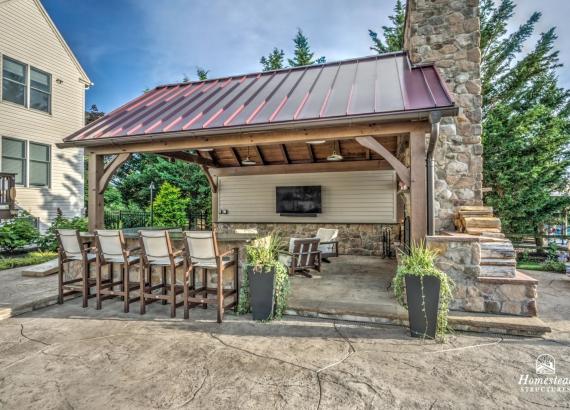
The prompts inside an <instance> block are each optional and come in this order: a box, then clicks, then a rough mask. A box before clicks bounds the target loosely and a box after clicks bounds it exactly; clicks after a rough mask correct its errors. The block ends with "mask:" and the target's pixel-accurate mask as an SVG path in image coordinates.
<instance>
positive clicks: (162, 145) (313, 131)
mask: <svg viewBox="0 0 570 410" xmlns="http://www.w3.org/2000/svg"><path fill="white" fill-rule="evenodd" d="M414 130H421V131H424V132H425V131H427V130H429V124H428V122H427V121H418V122H409V121H405V122H393V123H378V124H354V125H350V126H338V127H330V126H329V127H323V128H299V129H291V130H283V131H271V132H269V131H267V132H256V133H253V132H250V133H246V132H244V133H226V134H224V133H220V134H218V135H215V136H199V135H193V134H192V133H191V132H185V133H182V132H179V133H173V134H169V133H162V134H157V135H148V136H146V135H145V136H138V137H137V138H136V139H135V138H133V139H129V138H124V140H123V142H122V143H121V141H120V140H119V139H116V140H114V141H113V143H110V142H109V143H105V144H104V143H103V142H98V144H100V145H96V146H89V147H88V148H87V151H88V152H96V153H97V154H105V155H111V154H117V153H119V152H155V153H158V152H168V151H182V150H188V149H197V148H204V147H209V148H222V147H243V146H248V145H249V146H251V145H272V144H279V143H282V144H286V143H291V142H307V141H312V140H325V141H330V140H335V139H350V138H355V137H361V136H368V135H374V136H394V135H397V134H408V133H410V132H412V131H414ZM59 145H62V144H59ZM78 145H79V144H78ZM65 146H72V145H68V144H63V145H62V146H61V147H65Z"/></svg>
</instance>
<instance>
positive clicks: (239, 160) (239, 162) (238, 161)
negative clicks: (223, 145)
mask: <svg viewBox="0 0 570 410" xmlns="http://www.w3.org/2000/svg"><path fill="white" fill-rule="evenodd" d="M231 151H232V155H233V157H234V160H235V161H236V162H237V164H238V166H240V167H241V158H240V157H239V153H238V152H237V149H235V148H234V147H232V148H231Z"/></svg>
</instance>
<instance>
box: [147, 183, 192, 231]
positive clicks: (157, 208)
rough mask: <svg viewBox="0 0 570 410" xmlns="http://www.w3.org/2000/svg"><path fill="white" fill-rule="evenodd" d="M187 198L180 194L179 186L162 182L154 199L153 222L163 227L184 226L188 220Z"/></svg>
mask: <svg viewBox="0 0 570 410" xmlns="http://www.w3.org/2000/svg"><path fill="white" fill-rule="evenodd" d="M188 202H189V200H188V198H184V197H183V196H182V192H181V191H180V188H178V187H175V186H174V185H172V184H170V183H169V182H164V183H163V184H162V186H161V187H160V190H159V191H158V195H156V199H155V200H154V206H153V210H154V222H155V225H156V226H161V227H165V228H179V227H184V226H186V224H187V221H188Z"/></svg>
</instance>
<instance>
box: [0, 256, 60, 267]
mask: <svg viewBox="0 0 570 410" xmlns="http://www.w3.org/2000/svg"><path fill="white" fill-rule="evenodd" d="M55 258H57V253H55V252H28V253H24V254H22V255H10V256H0V270H5V269H12V268H17V267H19V266H29V265H37V264H39V263H44V262H47V261H49V260H52V259H55Z"/></svg>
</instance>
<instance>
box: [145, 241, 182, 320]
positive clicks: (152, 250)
mask: <svg viewBox="0 0 570 410" xmlns="http://www.w3.org/2000/svg"><path fill="white" fill-rule="evenodd" d="M139 240H140V244H141V273H140V297H141V299H140V302H141V308H140V313H141V314H144V313H145V312H146V305H147V304H148V303H153V302H156V301H157V300H161V301H162V304H166V303H167V302H170V317H175V316H176V308H177V307H178V306H182V305H183V304H184V301H181V302H177V299H176V297H177V296H178V295H179V294H181V293H184V285H183V284H179V283H177V281H176V268H178V267H180V266H183V265H184V263H185V261H184V258H183V257H182V251H176V252H174V251H173V250H172V242H171V241H170V235H169V233H168V231H165V230H161V231H151V230H141V231H139ZM153 266H156V267H159V268H161V270H162V281H161V283H160V284H158V285H153V284H152V267H153ZM168 267H170V275H171V276H170V286H168V285H167V284H166V268H168ZM145 271H146V272H147V274H148V277H147V284H145V280H144V274H145ZM157 289H161V293H160V294H159V293H155V292H153V291H154V290H157ZM169 291H170V293H169ZM147 299H150V300H151V302H147Z"/></svg>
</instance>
